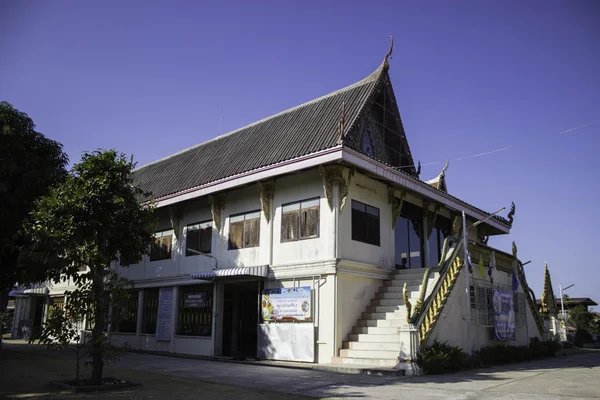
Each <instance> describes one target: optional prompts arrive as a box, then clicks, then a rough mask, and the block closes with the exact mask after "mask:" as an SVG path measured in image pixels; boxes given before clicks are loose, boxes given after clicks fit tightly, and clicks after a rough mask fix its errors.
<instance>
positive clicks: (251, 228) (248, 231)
mask: <svg viewBox="0 0 600 400" xmlns="http://www.w3.org/2000/svg"><path fill="white" fill-rule="evenodd" d="M259 240H260V219H259V218H255V219H251V220H248V219H247V220H246V221H244V247H256V246H258V245H259Z"/></svg>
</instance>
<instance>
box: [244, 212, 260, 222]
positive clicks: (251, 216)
mask: <svg viewBox="0 0 600 400" xmlns="http://www.w3.org/2000/svg"><path fill="white" fill-rule="evenodd" d="M255 218H260V211H256V212H252V213H248V214H246V215H245V218H244V219H245V220H246V221H247V220H249V219H255Z"/></svg>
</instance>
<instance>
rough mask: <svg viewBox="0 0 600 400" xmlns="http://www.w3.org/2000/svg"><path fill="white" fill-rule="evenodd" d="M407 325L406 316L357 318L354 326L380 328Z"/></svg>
mask: <svg viewBox="0 0 600 400" xmlns="http://www.w3.org/2000/svg"><path fill="white" fill-rule="evenodd" d="M405 325H408V322H406V318H403V319H359V320H358V321H356V326H362V327H373V328H375V327H380V328H394V327H395V328H402V327H404V326H405Z"/></svg>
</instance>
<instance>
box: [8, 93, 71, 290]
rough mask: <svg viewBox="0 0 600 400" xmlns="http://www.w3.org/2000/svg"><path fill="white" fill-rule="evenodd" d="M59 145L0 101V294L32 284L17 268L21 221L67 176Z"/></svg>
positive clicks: (21, 242) (25, 272)
mask: <svg viewBox="0 0 600 400" xmlns="http://www.w3.org/2000/svg"><path fill="white" fill-rule="evenodd" d="M67 162H68V159H67V156H66V155H65V154H64V153H63V151H62V145H61V144H60V143H58V142H55V141H54V140H51V139H48V138H47V137H45V136H44V135H42V134H41V133H39V132H37V131H36V130H35V124H34V123H33V121H32V120H31V118H29V117H28V116H27V114H25V113H22V112H20V111H19V110H17V109H15V108H14V107H13V106H12V105H10V104H9V103H7V102H5V101H1V102H0V221H1V223H0V265H1V266H2V268H0V291H1V290H6V289H10V288H11V287H13V285H14V284H15V282H17V281H19V282H27V281H32V280H33V281H35V280H36V277H39V274H33V275H34V276H31V275H32V272H40V271H34V270H33V269H31V268H29V269H26V270H25V269H19V266H18V263H17V260H18V256H19V252H20V250H21V248H22V247H23V246H24V245H25V243H24V241H25V238H24V237H23V220H24V219H25V218H26V217H27V215H28V214H29V212H30V211H31V210H32V208H33V204H34V201H35V199H37V198H38V197H40V196H43V195H45V194H47V193H48V190H49V188H50V187H51V186H52V185H55V184H57V183H58V182H61V181H62V180H63V178H64V177H65V175H66V170H65V166H66V165H67Z"/></svg>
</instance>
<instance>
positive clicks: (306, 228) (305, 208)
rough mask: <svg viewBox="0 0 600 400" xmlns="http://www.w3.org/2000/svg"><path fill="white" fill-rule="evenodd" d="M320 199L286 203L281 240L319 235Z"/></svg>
mask: <svg viewBox="0 0 600 400" xmlns="http://www.w3.org/2000/svg"><path fill="white" fill-rule="evenodd" d="M319 202H320V199H319V198H316V199H310V200H303V201H299V202H296V203H290V204H284V205H283V207H282V216H281V241H282V242H293V241H296V240H299V239H312V238H316V237H319V213H320V208H319V204H320V203H319Z"/></svg>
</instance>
